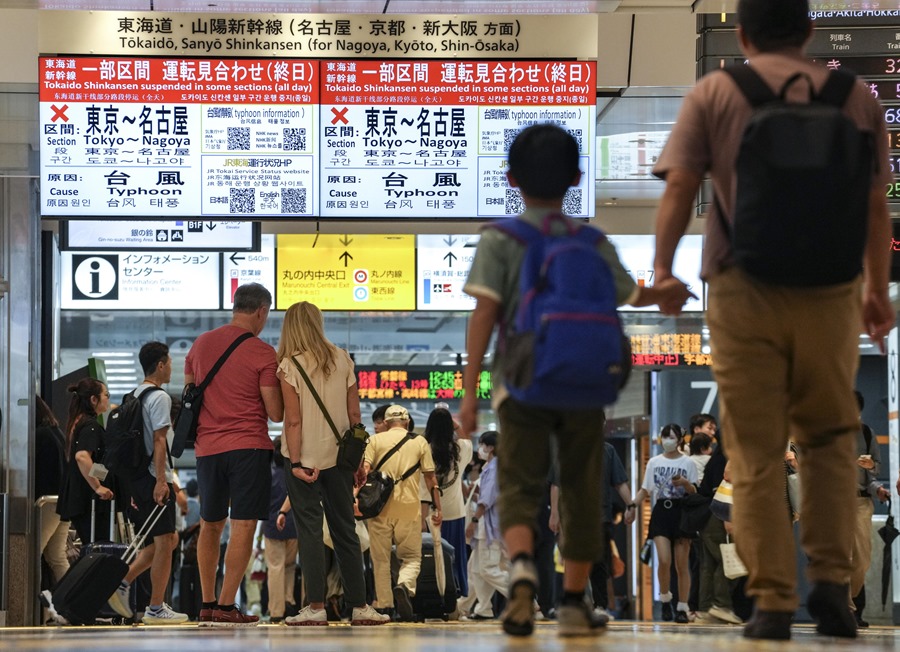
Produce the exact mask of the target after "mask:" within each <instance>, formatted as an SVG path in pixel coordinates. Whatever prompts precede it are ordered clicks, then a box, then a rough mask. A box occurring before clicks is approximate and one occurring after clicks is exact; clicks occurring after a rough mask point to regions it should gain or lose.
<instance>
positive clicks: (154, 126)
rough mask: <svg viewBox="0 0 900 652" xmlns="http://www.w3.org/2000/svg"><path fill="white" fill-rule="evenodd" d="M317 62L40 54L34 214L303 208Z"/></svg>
mask: <svg viewBox="0 0 900 652" xmlns="http://www.w3.org/2000/svg"><path fill="white" fill-rule="evenodd" d="M317 73H318V62H311V61H305V60H300V59H291V60H275V59H262V60H254V59H203V60H196V59H149V58H148V59H121V58H120V59H103V58H84V57H75V58H60V57H41V59H40V131H41V136H40V138H41V204H42V205H41V213H42V214H43V215H45V216H67V217H78V216H83V217H92V216H102V215H110V216H121V215H123V214H130V215H139V216H159V217H171V216H185V217H206V216H220V215H230V216H240V217H241V218H242V219H249V218H254V217H285V216H301V217H302V216H311V215H313V214H314V207H316V206H317V197H316V194H315V192H316V190H315V180H316V177H317V174H318V170H317V159H316V157H315V152H314V143H315V134H316V133H317V126H318V123H317V120H318V115H319V114H318V92H319V86H318V78H317Z"/></svg>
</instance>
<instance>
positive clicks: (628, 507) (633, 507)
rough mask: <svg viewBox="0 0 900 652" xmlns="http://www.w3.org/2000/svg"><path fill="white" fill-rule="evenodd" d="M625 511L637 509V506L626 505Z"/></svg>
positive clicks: (632, 504)
mask: <svg viewBox="0 0 900 652" xmlns="http://www.w3.org/2000/svg"><path fill="white" fill-rule="evenodd" d="M625 509H637V505H635V504H634V503H628V504H627V505H625Z"/></svg>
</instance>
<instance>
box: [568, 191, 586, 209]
mask: <svg viewBox="0 0 900 652" xmlns="http://www.w3.org/2000/svg"><path fill="white" fill-rule="evenodd" d="M582 197H583V193H582V192H581V188H569V189H568V190H567V191H566V194H565V196H564V197H563V213H565V214H566V215H585V214H586V213H587V211H586V210H584V203H583V199H582Z"/></svg>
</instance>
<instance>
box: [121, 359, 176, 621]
mask: <svg viewBox="0 0 900 652" xmlns="http://www.w3.org/2000/svg"><path fill="white" fill-rule="evenodd" d="M138 359H139V361H140V363H141V368H142V369H143V371H144V381H143V382H142V383H141V384H140V385H138V387H137V388H136V389H135V390H134V392H133V394H134V399H133V400H136V401H139V405H140V407H141V416H142V421H143V435H144V436H143V439H142V444H143V446H144V450H145V451H146V454H147V458H146V459H147V460H148V461H149V462H148V464H147V466H146V467H144V468H142V469H136V470H135V472H134V474H133V476H132V478H131V479H130V481H129V487H130V494H131V503H130V505H129V506H128V518H129V520H130V521H131V522H132V523H133V524H134V528H135V530H136V531H140V529H141V526H142V525H143V524H144V523H145V522H146V521H147V519H149V518H150V517H151V515H152V513H153V510H154V508H155V507H156V506H157V505H164V506H165V507H164V511H163V513H162V515H161V516H159V518H158V520H157V521H156V523H155V524H154V525H153V526H152V527H151V528H150V531H149V533H148V534H147V540H148V541H150V542H151V543H150V544H149V545H147V546H145V547H144V548H143V549H142V550H141V551H140V553H139V554H138V556H137V557H136V558H135V559H134V561H133V562H131V564H130V565H129V568H128V574H127V575H126V576H125V579H124V580H122V583H121V585H120V586H119V588H118V589H117V590H116V592H115V593H113V595H112V596H111V597H110V599H109V605H110V606H111V607H112V608H113V609H114V610H115V611H116V612H117V613H119V614H120V615H121V616H123V617H125V618H130V617H132V616H133V615H134V614H133V611H132V608H131V605H130V596H131V583H132V582H134V580H135V579H137V578H138V577H139V576H140V575H141V573H143V572H144V571H146V570H147V569H148V568H149V569H150V587H151V593H150V604H149V606H148V608H147V610H146V611H145V612H144V617H143V623H144V624H145V625H178V624H181V623H183V622H186V621H187V619H188V616H187V614H183V613H178V612H177V611H174V610H173V609H172V608H171V607H170V606H169V605H167V604H166V603H165V601H164V598H165V594H166V589H167V588H168V586H169V576H170V574H171V572H172V551H173V550H174V549H175V547H176V546H177V545H178V534H177V532H176V529H175V512H176V505H175V490H174V486H173V482H174V474H173V469H172V465H171V461H170V458H169V454H168V451H169V437H170V433H171V416H170V414H171V410H172V398H171V397H170V396H169V394H168V392H166V391H163V390H162V385H165V384H167V383H168V382H169V381H170V380H171V379H172V358H171V357H170V356H169V347H168V346H166V345H165V344H163V343H162V342H148V343H147V344H144V346H142V347H141V351H140V354H139V355H138ZM123 470H124V469H123Z"/></svg>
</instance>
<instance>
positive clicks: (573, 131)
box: [566, 129, 584, 152]
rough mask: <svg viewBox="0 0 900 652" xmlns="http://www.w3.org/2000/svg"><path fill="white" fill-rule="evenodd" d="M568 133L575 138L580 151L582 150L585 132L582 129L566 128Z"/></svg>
mask: <svg viewBox="0 0 900 652" xmlns="http://www.w3.org/2000/svg"><path fill="white" fill-rule="evenodd" d="M566 133H567V134H569V135H570V136H571V137H572V138H574V139H575V142H577V143H578V151H579V152H580V151H581V150H582V149H583V147H582V134H583V133H584V132H583V131H582V130H581V129H566Z"/></svg>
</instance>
